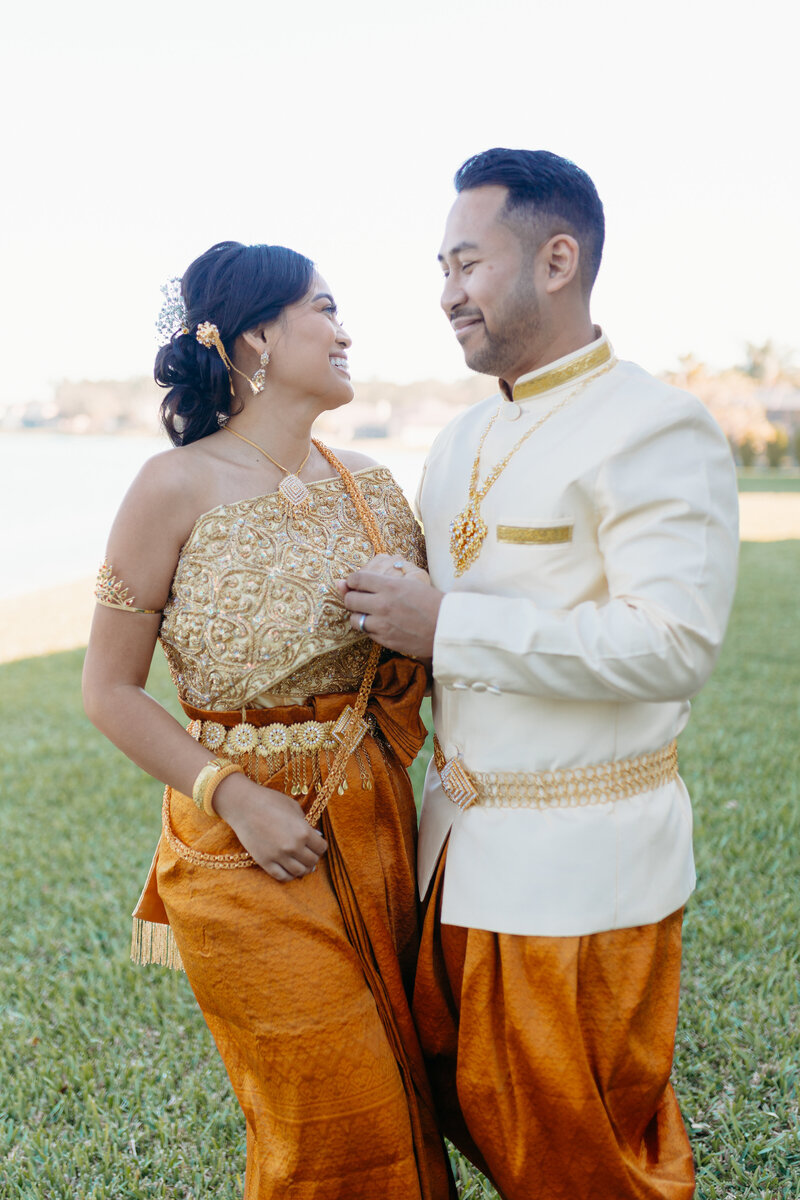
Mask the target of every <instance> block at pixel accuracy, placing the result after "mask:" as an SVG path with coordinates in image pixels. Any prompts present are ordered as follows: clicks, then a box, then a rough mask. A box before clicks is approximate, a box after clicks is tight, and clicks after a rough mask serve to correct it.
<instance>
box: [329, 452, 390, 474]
mask: <svg viewBox="0 0 800 1200" xmlns="http://www.w3.org/2000/svg"><path fill="white" fill-rule="evenodd" d="M333 453H334V454H335V455H336V457H337V458H338V459H339V462H340V463H343V464H344V466H346V467H347V469H348V471H363V470H365V469H366V468H367V467H380V466H382V465H383V464H382V463H379V462H378V461H377V460H376V459H374V458H370V456H369V455H368V454H362V453H361V451H360V450H334V451H333Z"/></svg>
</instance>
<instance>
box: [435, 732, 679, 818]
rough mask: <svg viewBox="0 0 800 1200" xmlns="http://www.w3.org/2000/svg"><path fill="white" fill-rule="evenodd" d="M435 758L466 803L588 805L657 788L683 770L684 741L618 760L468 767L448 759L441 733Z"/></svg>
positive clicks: (450, 792) (449, 788)
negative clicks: (549, 766)
mask: <svg viewBox="0 0 800 1200" xmlns="http://www.w3.org/2000/svg"><path fill="white" fill-rule="evenodd" d="M433 749H434V760H435V762H436V766H437V768H438V770H439V774H440V776H441V779H442V787H443V788H444V790H445V793H446V794H447V796H448V797H449V798H450V799H451V800H452V801H453V803H454V804H457V805H458V807H459V808H460V809H462V810H463V809H466V808H471V807H472V805H473V804H478V805H481V807H483V808H539V809H544V808H587V807H589V806H590V805H597V804H608V803H610V802H612V801H614V800H626V799H629V798H630V797H631V796H638V795H641V793H642V792H652V791H654V790H655V789H656V788H659V787H662V786H663V785H664V784H665V783H669V782H670V781H671V780H673V779H675V778H676V777H677V774H678V743H677V742H674V741H673V742H670V743H669V744H668V745H666V746H662V747H661V749H660V750H654V751H652V752H651V753H649V754H640V755H639V756H638V757H636V758H623V759H620V760H619V761H617V762H608V763H597V764H595V765H594V766H589V767H569V768H566V769H564V770H560V771H467V769H466V767H464V765H463V763H461V762H459V760H458V759H457V758H452V759H450V760H449V761H448V760H447V759H445V756H444V752H443V750H442V747H441V745H440V744H439V739H438V738H436V737H435V738H434V741H433Z"/></svg>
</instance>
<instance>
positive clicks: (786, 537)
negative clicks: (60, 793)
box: [0, 492, 800, 663]
mask: <svg viewBox="0 0 800 1200" xmlns="http://www.w3.org/2000/svg"><path fill="white" fill-rule="evenodd" d="M739 505H740V514H741V537H742V541H743V542H782V541H794V540H796V539H800V493H797V492H745V493H742V494H741V495H740V496H739ZM93 593H94V579H93V578H85V579H80V580H77V581H71V582H69V583H62V584H59V585H57V586H55V587H48V588H45V589H41V590H38V591H31V592H28V593H27V594H25V595H21V596H9V597H5V598H0V663H4V662H13V661H15V660H16V659H21V658H34V657H36V656H38V655H41V654H55V653H57V652H58V651H61V650H74V649H77V648H78V647H80V646H85V645H86V640H87V638H88V636H89V628H90V626H91V623H92V613H93V611H94V595H93Z"/></svg>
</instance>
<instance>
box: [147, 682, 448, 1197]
mask: <svg viewBox="0 0 800 1200" xmlns="http://www.w3.org/2000/svg"><path fill="white" fill-rule="evenodd" d="M424 686H425V681H424V672H423V671H422V669H421V668H419V667H418V666H417V665H416V664H412V663H409V662H408V661H407V660H402V659H401V660H391V661H390V662H388V663H386V664H384V666H383V667H382V668H381V670H380V672H379V675H378V678H377V680H376V684H375V688H374V694H373V698H372V699H371V701H370V706H369V709H368V713H371V714H372V715H373V716H374V717H375V719H376V722H377V725H378V727H379V729H380V734H379V735H378V736H374V735H371V734H370V735H367V737H366V738H365V739H364V741H363V742H362V743H361V750H362V762H363V756H364V755H366V757H367V759H368V762H369V769H370V774H371V777H372V783H373V786H372V787H371V788H365V787H363V786H362V782H361V771H360V769H359V768H358V766H357V765H356V764H354V762H353V760H352V759H351V761H350V765H349V768H348V775H347V780H348V788H347V790H346V791H345V792H344V794H341V795H340V794H338V793H337V792H334V795H333V798H332V800H331V802H330V804H329V807H328V809H327V811H326V813H325V814H324V816H323V821H322V825H321V829H322V832H323V833H324V835H325V837H326V839H327V841H328V843H329V849H328V852H327V853H326V854H325V855H324V856H323V858H322V860H321V861H320V864H319V866H318V868H317V870H316V871H315V872H314V873H312V874H310V875H307V876H305V877H304V878H302V879H299V880H293V881H291V882H289V883H278V882H276V881H275V880H273V879H272V878H271V877H270V876H269V875H267V874H266V873H265V872H264V871H262V870H261V869H260V868H258V867H249V868H247V869H235V870H230V869H226V870H219V869H212V868H211V867H210V866H208V865H204V864H203V863H202V862H197V861H190V860H189V859H187V858H186V857H184V856H182V854H181V853H176V851H175V845H174V842H173V843H170V842H168V841H167V840H165V839H164V838H163V837H162V840H161V842H160V844H159V850H158V860H157V867H156V873H155V876H156V881H157V888H158V895H159V898H160V901H161V903H162V904H163V906H164V909H165V911H166V915H167V917H168V918H169V923H170V926H171V928H172V932H173V935H174V937H175V940H176V943H177V946H178V949H179V951H180V955H181V958H182V961H183V965H184V967H185V970H186V974H187V976H188V978H189V982H190V984H191V986H192V989H193V991H194V993H195V996H196V998H197V1000H198V1003H199V1005H200V1008H201V1009H202V1011H203V1016H204V1017H205V1019H206V1022H207V1024H208V1026H209V1029H210V1030H211V1033H212V1034H213V1036H214V1039H215V1041H216V1044H217V1047H218V1049H219V1051H220V1054H221V1056H222V1059H223V1062H224V1064H225V1067H226V1069H227V1071H228V1075H229V1077H230V1080H231V1083H232V1085H233V1088H234V1091H235V1093H236V1096H237V1098H238V1100H239V1103H240V1105H241V1107H242V1110H243V1112H244V1114H245V1117H246V1121H247V1171H246V1183H245V1200H256V1198H258V1200H266V1198H267V1197H269V1198H275V1200H277V1198H278V1197H280V1198H281V1200H285V1198H286V1197H288V1196H291V1197H292V1200H312V1198H313V1200H415V1198H419V1200H446V1198H451V1200H452V1198H453V1197H454V1196H455V1191H454V1189H453V1183H452V1179H451V1175H450V1170H449V1166H448V1163H447V1157H446V1153H445V1150H444V1145H443V1142H442V1138H441V1136H440V1133H439V1131H438V1127H437V1125H436V1121H435V1117H434V1111H433V1100H432V1096H431V1093H430V1088H429V1085H428V1081H427V1076H426V1073H425V1067H424V1061H423V1057H422V1051H421V1047H420V1045H419V1041H418V1038H417V1034H416V1031H415V1029H414V1025H413V1021H412V1017H411V1008H410V991H411V986H412V981H413V972H414V964H415V960H416V954H417V949H418V944H419V928H418V909H417V901H416V891H415V870H414V868H415V838H416V813H415V809H414V801H413V795H412V791H411V786H410V783H409V780H408V776H407V774H406V771H405V770H404V764H407V763H408V762H410V761H411V759H413V757H414V754H415V753H416V751H417V749H418V748H419V745H420V744H421V741H422V739H423V738H424V736H425V730H424V727H423V726H422V724H421V722H420V721H419V717H418V710H419V701H420V698H421V694H422V690H424ZM353 701H354V696H349V695H339V696H321V697H316V698H315V699H314V700H313V702H312V703H311V704H310V705H309V706H303V707H300V706H293V707H291V708H281V709H276V708H271V709H269V710H266V712H265V711H264V710H253V709H250V710H247V712H246V714H245V716H246V718H247V720H248V721H249V722H254V723H255V722H261V723H266V722H275V721H280V722H282V723H285V724H291V723H294V722H297V721H308V720H316V721H327V720H334V719H335V718H336V717H337V716H338V714H339V712H340V711H341V709H342V708H343V707H344V705H345V704H346V703H352V702H353ZM191 715H193V716H204V717H207V718H208V719H213V720H216V721H222V722H223V723H229V724H233V723H235V722H236V721H237V720H241V714H219V713H214V714H212V713H208V714H197V713H194V712H193V713H192V714H191ZM261 782H263V783H266V782H269V784H270V786H272V787H275V788H281V787H282V783H283V780H282V778H281V776H280V775H277V776H274V777H273V778H271V779H270V780H269V781H266V780H262V781H261ZM311 799H313V794H312V797H311ZM310 802H311V801H310V800H309V801H308V802H307V803H306V807H308V805H309V804H310ZM168 815H169V818H170V821H171V827H172V832H173V834H175V835H177V838H178V839H180V841H181V842H182V843H184V845H185V846H186V847H189V848H190V849H191V851H193V852H197V851H200V852H201V853H203V854H209V855H213V854H229V853H236V852H238V851H240V850H241V846H240V844H239V842H238V841H237V839H236V837H235V835H234V834H233V831H232V830H231V829H230V827H229V826H228V825H226V824H225V823H224V822H223V821H218V820H213V819H211V818H209V817H207V816H205V814H203V813H201V812H198V810H197V808H196V807H195V805H194V804H193V803H192V801H191V799H189V798H187V797H185V796H182V795H180V794H179V793H175V792H173V793H172V795H171V797H170V799H169V805H168ZM149 909H150V913H151V919H152V911H153V905H152V903H151V904H150V905H149Z"/></svg>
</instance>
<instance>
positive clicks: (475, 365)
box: [464, 280, 542, 379]
mask: <svg viewBox="0 0 800 1200" xmlns="http://www.w3.org/2000/svg"><path fill="white" fill-rule="evenodd" d="M493 323H494V324H495V325H496V326H498V328H497V330H496V332H490V330H489V329H488V328H487V326H486V323H485V322H484V325H483V340H482V342H481V344H480V345H479V346H476V347H475V349H474V350H471V351H466V352H465V354H464V360H465V362H466V364H467V366H468V367H469V368H470V370H472V371H477V372H478V373H479V374H481V375H495V376H497V378H498V379H503V378H505V376H506V375H507V374H509V373H510V372H512V371H513V369H514V367H515V366H516V364H517V363H518V362H519V360H520V358H522V357H523V356H524V355H525V354H526V352H528V351H530V349H531V347H532V346H533V345H535V343H536V342H537V341H538V340H539V338H540V335H541V329H542V320H541V313H540V311H539V299H538V297H537V295H536V290H535V288H534V287H533V285H532V284H530V283H527V282H523V281H522V280H520V281H519V282H518V284H517V287H516V288H515V290H514V291H513V292H512V293H511V295H510V296H509V297H508V299H507V300H506V302H505V304H504V305H503V307H502V308H501V309H500V310H499V311H498V312H497V313H496V315H495V317H494V321H493Z"/></svg>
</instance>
